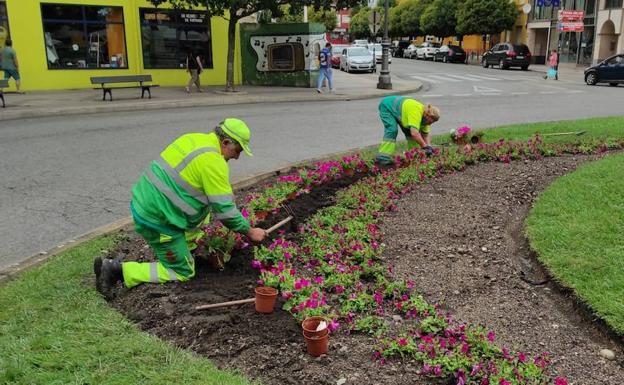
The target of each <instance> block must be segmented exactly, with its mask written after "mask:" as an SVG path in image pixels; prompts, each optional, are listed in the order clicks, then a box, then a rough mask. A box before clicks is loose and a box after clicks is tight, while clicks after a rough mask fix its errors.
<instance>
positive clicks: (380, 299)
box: [373, 291, 383, 305]
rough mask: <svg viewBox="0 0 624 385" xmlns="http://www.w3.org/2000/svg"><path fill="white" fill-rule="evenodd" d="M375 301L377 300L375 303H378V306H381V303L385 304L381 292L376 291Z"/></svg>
mask: <svg viewBox="0 0 624 385" xmlns="http://www.w3.org/2000/svg"><path fill="white" fill-rule="evenodd" d="M373 299H374V300H375V302H377V304H378V305H381V302H383V295H381V293H380V292H378V291H376V292H375V294H373Z"/></svg>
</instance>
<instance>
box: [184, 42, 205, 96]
mask: <svg viewBox="0 0 624 385" xmlns="http://www.w3.org/2000/svg"><path fill="white" fill-rule="evenodd" d="M203 70H204V67H203V66H202V62H201V58H200V57H199V55H196V54H195V53H194V52H193V51H189V53H188V55H186V72H188V73H189V74H191V79H190V80H189V82H188V85H187V86H186V92H187V93H189V92H191V86H192V85H193V83H195V86H197V92H202V89H201V84H200V83H199V75H200V74H201V73H202V71H203Z"/></svg>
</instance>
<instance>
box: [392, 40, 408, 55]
mask: <svg viewBox="0 0 624 385" xmlns="http://www.w3.org/2000/svg"><path fill="white" fill-rule="evenodd" d="M395 43H396V44H395V45H394V50H392V56H394V57H403V52H404V51H405V50H406V49H407V47H409V46H410V42H409V41H405V40H399V41H397V42H395Z"/></svg>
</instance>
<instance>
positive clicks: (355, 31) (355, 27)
mask: <svg viewBox="0 0 624 385" xmlns="http://www.w3.org/2000/svg"><path fill="white" fill-rule="evenodd" d="M370 13H371V9H370V8H368V7H362V8H360V9H359V10H358V12H357V13H354V14H353V15H351V24H350V30H349V34H350V35H351V38H353V39H369V38H370V37H372V33H371V30H370V28H368V17H369V15H370Z"/></svg>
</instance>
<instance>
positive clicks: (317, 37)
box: [240, 23, 327, 87]
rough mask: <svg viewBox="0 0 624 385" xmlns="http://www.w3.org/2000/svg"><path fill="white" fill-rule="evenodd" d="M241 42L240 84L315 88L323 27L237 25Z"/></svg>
mask: <svg viewBox="0 0 624 385" xmlns="http://www.w3.org/2000/svg"><path fill="white" fill-rule="evenodd" d="M240 39H241V44H240V47H241V61H242V63H241V64H242V65H241V67H242V74H243V84H248V85H255V86H283V87H316V80H317V78H318V70H319V64H318V54H319V52H320V50H321V49H322V48H323V47H325V43H327V40H326V39H325V25H323V24H319V23H287V24H240Z"/></svg>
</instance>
